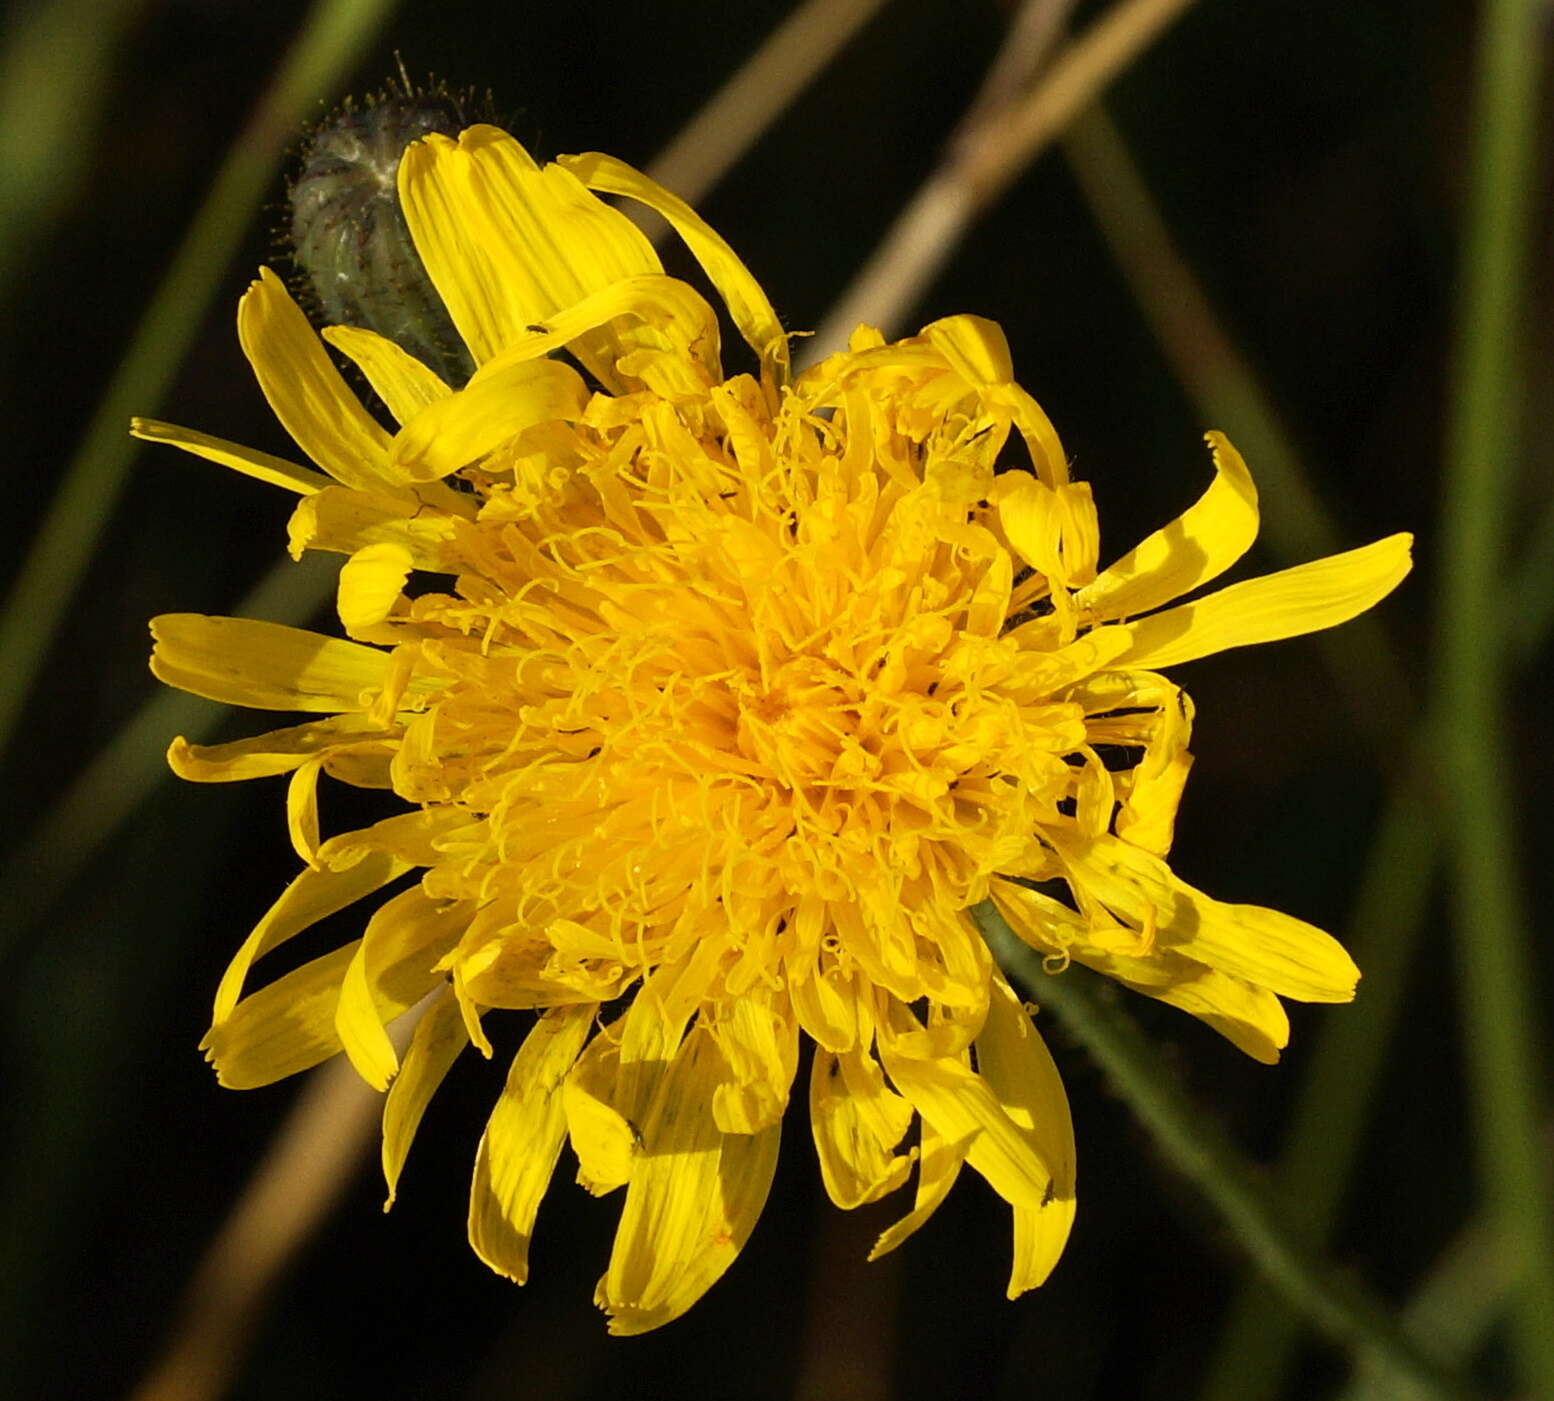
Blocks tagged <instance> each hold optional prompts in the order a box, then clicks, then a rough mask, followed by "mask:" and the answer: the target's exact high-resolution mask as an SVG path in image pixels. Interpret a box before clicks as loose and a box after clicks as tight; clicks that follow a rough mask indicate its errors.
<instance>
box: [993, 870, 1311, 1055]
mask: <svg viewBox="0 0 1554 1401" xmlns="http://www.w3.org/2000/svg"><path fill="white" fill-rule="evenodd" d="M993 900H994V903H995V904H996V905H997V906H998V909H999V912H1000V913H1001V914H1002V915H1003V917H1004V919H1005V920H1007V921H1008V924H1009V927H1010V928H1011V929H1012V930H1014V932H1015V933H1016V934H1018V935H1019V936H1020V938H1022V939H1023V940H1025V942H1026V943H1027V944H1029V945H1030V946H1031V947H1032V948H1033V949H1035V950H1036V951H1037V952H1038V953H1042V954H1048V955H1051V954H1058V955H1060V956H1062V957H1065V958H1071V959H1073V960H1074V962H1076V963H1082V964H1084V966H1085V967H1086V968H1093V969H1094V970H1095V971H1096V972H1097V973H1102V974H1104V975H1105V976H1106V977H1108V978H1113V979H1115V980H1116V981H1117V982H1119V983H1121V984H1122V985H1123V986H1124V987H1127V988H1131V989H1132V990H1133V991H1134V992H1141V993H1143V994H1144V995H1145V996H1146V997H1153V998H1155V999H1156V1000H1157V1001H1160V1002H1164V1003H1165V1004H1166V1005H1167V1006H1171V1007H1177V1008H1179V1009H1180V1010H1182V1011H1184V1012H1186V1013H1188V1014H1189V1015H1190V1016H1194V1017H1197V1018H1198V1020H1199V1021H1201V1022H1203V1023H1204V1024H1205V1025H1206V1026H1208V1027H1211V1028H1212V1029H1213V1030H1215V1031H1217V1032H1218V1033H1219V1034H1220V1035H1221V1036H1223V1037H1224V1038H1225V1039H1226V1040H1227V1041H1229V1042H1230V1044H1231V1045H1233V1046H1234V1047H1236V1049H1237V1050H1239V1051H1243V1052H1244V1053H1245V1054H1247V1055H1249V1056H1251V1057H1252V1059H1253V1060H1258V1061H1262V1062H1263V1063H1264V1064H1265V1065H1272V1064H1274V1063H1275V1062H1277V1061H1278V1059H1279V1052H1280V1051H1282V1050H1283V1049H1284V1047H1285V1046H1286V1045H1288V1044H1289V1039H1290V1021H1289V1018H1288V1017H1287V1016H1286V1015H1285V1012H1284V1004H1283V1003H1281V1002H1280V1001H1279V999H1278V998H1277V997H1275V996H1274V995H1273V993H1271V992H1269V991H1268V989H1267V988H1264V987H1254V986H1253V985H1252V984H1251V983H1249V982H1247V981H1246V979H1245V978H1238V977H1235V976H1234V975H1232V974H1230V973H1222V972H1220V971H1219V970H1218V969H1217V968H1208V967H1206V966H1205V965H1203V964H1202V963H1199V962H1197V961H1196V960H1194V959H1190V958H1185V957H1183V956H1182V955H1181V954H1178V953H1175V952H1173V951H1171V950H1169V949H1156V950H1155V951H1154V952H1153V953H1152V954H1149V955H1147V956H1141V955H1135V954H1127V953H1121V952H1118V951H1117V950H1115V949H1103V948H1101V947H1099V946H1098V945H1097V944H1096V943H1094V942H1093V940H1092V931H1091V929H1090V926H1089V924H1088V923H1087V922H1086V921H1085V919H1084V918H1083V917H1082V916H1080V915H1078V914H1076V913H1075V912H1074V911H1073V910H1071V909H1069V908H1068V906H1066V905H1062V904H1059V903H1058V901H1056V900H1054V899H1053V898H1052V897H1051V896H1049V895H1043V894H1042V893H1041V892H1040V891H1035V890H1031V889H1029V888H1027V887H1026V886H1023V885H1017V884H1015V883H1014V882H1013V881H1004V880H995V881H994V882H993Z"/></svg>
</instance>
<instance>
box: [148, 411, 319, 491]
mask: <svg viewBox="0 0 1554 1401" xmlns="http://www.w3.org/2000/svg"><path fill="white" fill-rule="evenodd" d="M130 432H131V433H132V434H133V435H134V436H135V437H137V438H144V439H145V441H146V442H148V443H167V444H169V445H170V446H172V447H175V448H182V449H183V450H184V451H185V452H190V453H193V454H194V455H195V456H196V457H203V458H204V459H205V460H206V461H207V462H217V463H220V464H221V466H223V467H230V468H231V469H232V470H233V471H234V472H241V473H242V474H243V475H244V476H245V477H257V478H258V479H259V480H260V481H261V482H269V484H270V485H271V486H279V487H285V489H286V490H287V491H295V492H298V493H300V494H301V495H303V496H306V495H308V494H309V493H311V492H315V491H321V490H322V489H323V488H324V487H326V486H329V485H330V484H331V483H330V479H329V478H328V477H326V476H325V475H324V474H323V473H322V472H315V471H313V470H312V468H310V467H299V466H298V465H297V464H296V463H295V462H288V461H286V459H285V458H284V457H272V456H271V455H270V454H269V453H267V452H258V451H256V450H255V449H253V448H245V447H244V446H243V445H242V444H241V443H229V442H227V441H226V439H225V438H212V437H211V436H210V435H209V434H208V433H199V432H196V431H195V430H194V429H193V428H180V427H178V426H177V424H173V423H161V422H158V421H157V420H156V419H154V418H132V419H130Z"/></svg>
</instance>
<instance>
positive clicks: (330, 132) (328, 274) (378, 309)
mask: <svg viewBox="0 0 1554 1401" xmlns="http://www.w3.org/2000/svg"><path fill="white" fill-rule="evenodd" d="M488 104H489V99H488V100H487V104H486V105H488ZM478 106H479V104H477V103H476V102H475V101H474V94H473V92H454V91H451V90H450V89H448V88H447V87H446V86H444V85H442V84H438V85H436V86H434V87H432V88H429V89H424V90H420V91H417V90H416V89H415V88H414V87H413V86H412V85H411V84H410V83H409V81H408V80H406V81H405V82H404V83H403V84H402V85H400V84H396V83H394V82H393V81H390V83H389V84H388V86H387V89H386V90H385V91H384V92H383V93H380V94H377V95H375V96H372V97H369V98H367V99H366V100H365V101H364V102H362V103H360V104H357V103H355V102H351V101H347V102H346V103H345V104H344V105H343V106H342V107H341V108H340V109H339V110H338V111H336V112H334V113H333V114H332V115H330V116H329V117H328V118H326V119H325V120H324V121H323V122H322V123H320V124H319V126H318V127H317V129H316V130H315V131H314V132H313V133H312V135H311V136H310V137H309V138H308V141H307V144H306V146H305V147H304V149H303V153H302V167H301V170H300V172H299V173H298V175H297V178H296V179H295V180H294V181H293V182H292V184H291V187H290V190H289V191H288V194H289V197H290V203H291V245H292V258H293V260H294V261H295V263H296V264H297V266H298V268H299V269H300V270H301V271H302V273H303V274H304V276H305V278H306V288H305V291H306V292H311V293H312V298H311V300H313V302H314V304H315V309H316V310H317V312H318V313H319V316H320V317H321V319H322V321H323V322H324V324H326V325H332V326H361V327H365V328H366V329H368V330H371V331H376V332H377V333H378V334H379V335H381V336H385V337H387V338H388V339H389V340H391V341H394V342H395V343H396V344H398V345H399V346H400V347H401V348H402V349H404V350H407V351H409V352H410V354H412V355H414V356H415V357H416V359H418V360H420V361H422V362H423V363H425V364H426V365H429V366H430V367H431V368H432V369H434V370H436V371H437V373H438V374H440V375H441V376H442V377H443V378H444V379H445V380H447V381H448V382H449V383H450V384H453V385H455V386H458V385H462V384H463V383H464V382H465V381H466V380H467V379H468V378H469V376H470V374H471V373H472V372H473V369H474V366H473V363H472V361H471V360H470V357H469V352H468V350H466V348H465V346H464V343H463V341H462V340H461V339H460V338H459V335H458V333H457V332H456V331H455V330H454V328H453V323H452V321H451V320H450V319H449V317H448V312H447V308H446V307H444V306H443V304H442V299H441V298H440V297H439V296H438V295H437V291H436V289H435V288H434V287H433V286H432V283H431V279H430V278H429V277H428V276H427V274H426V268H425V265H424V264H423V263H422V262H421V255H420V254H419V253H417V252H416V248H415V244H414V243H413V242H412V241H411V238H410V229H409V227H408V226H407V225H406V223H405V216H404V212H403V211H402V210H401V209H400V207H399V192H398V189H397V183H396V182H397V176H398V171H399V158H400V156H401V155H403V154H404V150H405V147H406V146H408V145H409V144H410V143H411V142H413V141H416V140H418V139H420V138H421V137H423V136H425V135H427V133H429V132H434V131H436V132H442V133H444V134H447V135H457V134H458V132H460V131H461V130H463V128H464V127H466V126H468V125H470V123H471V122H473V121H478V120H482V119H483V118H484V116H485V114H484V113H483V112H480V111H478V110H477V107H478Z"/></svg>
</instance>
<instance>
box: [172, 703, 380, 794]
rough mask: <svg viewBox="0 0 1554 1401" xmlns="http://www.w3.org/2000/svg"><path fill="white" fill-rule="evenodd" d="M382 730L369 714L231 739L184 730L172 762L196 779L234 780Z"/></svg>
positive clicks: (282, 768) (283, 767) (284, 767)
mask: <svg viewBox="0 0 1554 1401" xmlns="http://www.w3.org/2000/svg"><path fill="white" fill-rule="evenodd" d="M383 733H384V731H382V730H380V729H378V728H377V727H376V726H374V725H372V724H370V723H369V722H368V720H367V717H366V716H364V715H337V716H334V717H333V718H332V719H329V720H316V721H311V722H309V723H308V724H306V725H292V726H291V727H289V728H288V729H284V730H271V731H270V732H269V734H263V735H255V736H253V738H251V739H238V740H233V741H232V742H231V743H230V744H209V745H206V744H190V743H189V741H188V740H186V739H185V738H184V737H183V736H182V735H179V736H178V738H177V739H175V740H174V741H173V742H172V745H171V746H170V747H169V748H168V751H167V763H168V767H169V768H171V769H172V771H173V772H174V773H175V774H177V775H178V777H179V778H182V779H187V780H188V781H190V782H192V783H235V782H238V781H240V780H243V779H248V778H268V777H271V776H272V775H275V774H282V773H290V772H291V771H292V770H293V769H295V768H296V767H297V766H298V765H299V764H303V763H306V762H307V760H308V759H309V758H310V757H311V756H313V755H314V754H318V753H321V752H323V751H325V750H328V749H331V748H333V747H334V746H336V745H339V744H342V743H344V744H353V743H358V742H360V741H361V740H362V739H364V738H366V737H368V736H373V735H381V734H383Z"/></svg>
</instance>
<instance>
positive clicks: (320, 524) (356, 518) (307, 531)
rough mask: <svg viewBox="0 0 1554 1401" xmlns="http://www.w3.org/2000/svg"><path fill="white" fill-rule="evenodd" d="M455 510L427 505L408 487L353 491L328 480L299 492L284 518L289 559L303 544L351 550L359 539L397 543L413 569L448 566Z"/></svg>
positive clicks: (297, 556)
mask: <svg viewBox="0 0 1554 1401" xmlns="http://www.w3.org/2000/svg"><path fill="white" fill-rule="evenodd" d="M457 522H458V514H456V513H454V512H450V511H448V510H444V509H439V510H432V511H429V510H427V509H426V503H425V502H424V501H423V500H421V498H420V497H418V496H417V495H416V494H415V493H414V492H412V491H408V490H402V491H353V490H352V489H351V488H350V487H344V486H331V487H326V488H325V489H324V490H323V491H318V492H314V494H313V495H312V496H305V497H303V498H302V500H301V501H299V502H298V503H297V509H296V510H295V511H293V512H292V513H291V520H290V522H289V523H288V525H287V527H286V529H287V535H288V537H289V538H288V542H287V548H288V549H289V550H290V551H291V557H292V558H293V559H301V558H302V552H303V551H304V550H334V551H336V552H337V553H339V554H345V555H349V554H355V553H356V551H357V550H359V549H361V547H362V546H363V545H376V544H385V543H387V544H394V545H399V546H400V547H401V548H402V549H404V550H405V551H406V552H407V553H408V554H409V555H410V558H411V560H412V561H413V562H414V564H415V567H416V568H417V569H429V570H433V571H441V570H447V569H448V567H449V564H448V559H447V554H446V546H447V545H448V544H449V543H450V542H451V541H452V540H453V539H454V537H455V536H456V535H457V533H458V524H457Z"/></svg>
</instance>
